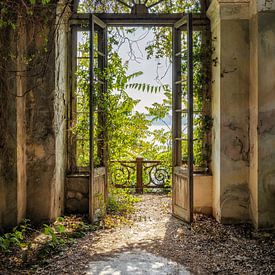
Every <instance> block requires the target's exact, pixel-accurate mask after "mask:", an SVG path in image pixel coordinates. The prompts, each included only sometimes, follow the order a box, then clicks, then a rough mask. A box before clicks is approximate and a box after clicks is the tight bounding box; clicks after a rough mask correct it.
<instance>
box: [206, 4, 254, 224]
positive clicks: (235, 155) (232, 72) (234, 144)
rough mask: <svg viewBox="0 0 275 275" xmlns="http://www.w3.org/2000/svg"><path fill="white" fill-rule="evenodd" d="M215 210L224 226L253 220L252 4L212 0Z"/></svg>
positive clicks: (209, 13) (210, 10)
mask: <svg viewBox="0 0 275 275" xmlns="http://www.w3.org/2000/svg"><path fill="white" fill-rule="evenodd" d="M208 15H209V17H210V19H211V23H212V37H213V39H214V47H215V50H214V54H213V79H212V91H213V98H212V114H213V118H214V127H213V141H212V144H213V157H212V170H213V178H214V180H213V181H214V189H213V190H214V191H213V195H214V196H213V197H214V199H213V202H214V203H213V209H214V215H215V217H216V218H217V219H218V220H220V221H222V222H224V223H232V222H245V221H247V220H248V219H249V215H248V213H249V211H248V209H249V191H248V178H249V169H248V166H249V156H248V154H249V102H248V101H249V20H248V4H246V3H243V2H242V3H241V4H240V6H239V4H236V3H224V2H223V3H219V2H218V1H212V3H211V6H210V9H209V11H208Z"/></svg>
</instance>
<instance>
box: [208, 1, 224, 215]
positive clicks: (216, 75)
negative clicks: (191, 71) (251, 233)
mask: <svg viewBox="0 0 275 275" xmlns="http://www.w3.org/2000/svg"><path fill="white" fill-rule="evenodd" d="M215 12H216V7H214V5H213V6H212V7H211V9H209V11H208V15H209V17H211V32H212V43H213V56H212V60H213V62H212V87H211V88H212V93H211V94H212V100H211V102H212V118H213V131H212V163H211V166H212V167H211V168H212V174H213V196H212V199H213V203H212V204H213V215H214V216H215V217H216V219H218V220H220V217H221V211H220V210H221V209H220V180H221V177H220V148H221V142H220V136H221V131H220V125H221V118H220V114H221V106H220V84H221V83H220V71H221V66H220V62H219V57H220V52H221V36H220V33H221V24H220V22H219V17H218V16H217V15H216V14H215Z"/></svg>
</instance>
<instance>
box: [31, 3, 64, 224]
mask: <svg viewBox="0 0 275 275" xmlns="http://www.w3.org/2000/svg"><path fill="white" fill-rule="evenodd" d="M40 12H41V16H42V14H43V12H44V13H46V15H47V16H48V18H49V19H48V22H47V25H43V26H41V22H40V25H39V23H37V24H36V25H32V26H31V27H30V28H29V32H30V33H34V35H35V38H34V42H35V43H33V44H32V47H33V49H32V50H34V51H36V52H39V50H40V52H42V53H41V54H40V55H39V56H38V57H37V60H34V61H33V64H31V68H30V70H29V71H30V74H34V75H35V74H38V73H39V72H42V74H38V77H36V78H29V80H28V83H27V84H28V90H29V91H30V92H29V93H28V97H27V108H28V114H27V118H28V119H27V130H28V131H27V133H28V134H27V183H28V188H27V191H28V194H27V195H28V199H27V200H28V203H27V216H28V218H30V219H31V220H32V221H33V222H41V221H43V220H52V219H55V218H56V217H57V216H59V215H61V214H62V212H63V209H64V181H65V173H66V171H65V169H66V158H65V156H66V98H67V94H68V89H67V58H68V52H67V49H68V45H67V44H68V39H67V36H68V31H69V29H68V16H69V8H68V6H67V4H66V1H60V3H59V4H57V6H53V8H52V10H49V9H47V10H45V11H43V10H42V11H40ZM42 23H43V22H42ZM41 31H43V36H42V35H41ZM41 37H42V38H41ZM45 37H47V41H46V42H47V43H46V48H47V51H46V52H45V51H42V50H41V49H43V47H45Z"/></svg>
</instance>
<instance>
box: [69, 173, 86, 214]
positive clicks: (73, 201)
mask: <svg viewBox="0 0 275 275" xmlns="http://www.w3.org/2000/svg"><path fill="white" fill-rule="evenodd" d="M65 197H66V201H65V207H66V208H65V209H66V213H69V214H75V213H78V214H79V213H80V214H88V213H89V176H85V175H83V176H77V175H76V176H68V177H67V180H66V188H65Z"/></svg>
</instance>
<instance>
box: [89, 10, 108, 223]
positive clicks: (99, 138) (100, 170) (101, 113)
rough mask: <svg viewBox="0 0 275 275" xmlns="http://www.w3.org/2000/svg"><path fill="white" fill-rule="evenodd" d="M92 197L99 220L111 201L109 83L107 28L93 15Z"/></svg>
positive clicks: (93, 214)
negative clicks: (106, 95)
mask: <svg viewBox="0 0 275 275" xmlns="http://www.w3.org/2000/svg"><path fill="white" fill-rule="evenodd" d="M89 29H90V75H89V77H90V192H89V193H90V196H89V217H90V220H91V221H92V222H94V221H97V220H99V219H100V218H101V216H102V215H104V214H105V212H106V209H105V208H106V202H107V192H108V189H107V186H108V184H107V182H108V179H107V150H108V148H107V133H106V132H107V128H106V124H107V123H106V122H107V121H106V119H107V117H106V110H105V109H104V102H103V100H104V98H105V97H104V94H106V92H107V83H106V80H105V77H104V69H105V68H106V67H107V26H106V25H105V24H104V22H102V21H101V20H100V19H99V18H97V17H96V16H94V15H92V14H91V15H90V22H89Z"/></svg>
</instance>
